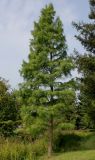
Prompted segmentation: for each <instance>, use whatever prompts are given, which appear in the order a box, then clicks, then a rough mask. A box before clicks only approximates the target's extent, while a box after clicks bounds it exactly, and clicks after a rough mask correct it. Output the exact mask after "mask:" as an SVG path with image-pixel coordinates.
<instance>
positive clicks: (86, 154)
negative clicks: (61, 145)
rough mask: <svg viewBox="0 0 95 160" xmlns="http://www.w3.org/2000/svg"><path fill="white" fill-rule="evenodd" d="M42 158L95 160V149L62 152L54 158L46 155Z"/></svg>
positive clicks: (50, 159)
mask: <svg viewBox="0 0 95 160" xmlns="http://www.w3.org/2000/svg"><path fill="white" fill-rule="evenodd" d="M42 160H95V150H88V151H76V152H67V153H61V154H59V155H56V156H53V157H52V158H46V157H44V158H42Z"/></svg>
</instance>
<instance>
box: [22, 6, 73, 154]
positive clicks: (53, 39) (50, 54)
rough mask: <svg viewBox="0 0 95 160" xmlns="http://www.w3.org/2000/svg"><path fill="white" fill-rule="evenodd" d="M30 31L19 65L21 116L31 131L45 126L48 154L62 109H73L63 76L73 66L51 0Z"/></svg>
mask: <svg viewBox="0 0 95 160" xmlns="http://www.w3.org/2000/svg"><path fill="white" fill-rule="evenodd" d="M31 33H32V39H31V41H30V54H29V56H28V62H25V61H23V64H22V68H21V75H22V76H23V78H24V83H23V84H22V88H21V94H22V98H23V102H24V106H23V107H22V117H23V119H24V121H25V122H26V123H27V122H28V123H27V126H28V125H29V126H31V127H30V128H31V130H32V131H33V133H32V134H34V133H35V132H36V134H38V133H39V132H40V131H41V130H42V131H44V130H46V129H47V130H48V141H49V145H48V155H49V156H50V155H51V153H52V147H53V130H54V128H55V127H56V126H57V125H58V124H59V123H61V122H63V120H64V118H65V116H64V113H65V112H67V111H68V110H69V112H71V113H72V112H73V111H72V107H73V103H74V98H75V93H74V91H73V90H72V89H71V87H70V83H68V85H66V84H67V83H65V82H64V80H65V78H66V77H67V76H68V75H70V71H71V69H73V68H74V66H73V63H72V60H71V58H70V57H69V56H67V45H66V39H65V36H64V30H63V25H62V22H61V20H60V18H59V17H57V18H56V17H55V11H54V8H53V5H52V4H50V5H48V6H46V7H45V8H44V9H42V11H41V16H40V18H39V21H38V22H35V23H34V30H33V31H32V32H31ZM24 113H25V114H24ZM70 117H71V116H70ZM70 117H69V119H70Z"/></svg>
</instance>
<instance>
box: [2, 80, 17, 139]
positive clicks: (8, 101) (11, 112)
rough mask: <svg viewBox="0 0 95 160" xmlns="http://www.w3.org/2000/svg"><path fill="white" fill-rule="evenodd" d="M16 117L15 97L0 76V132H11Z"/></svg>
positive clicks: (7, 133) (9, 133)
mask: <svg viewBox="0 0 95 160" xmlns="http://www.w3.org/2000/svg"><path fill="white" fill-rule="evenodd" d="M18 117H19V114H18V104H17V101H16V97H15V95H14V94H13V92H12V91H11V90H10V87H9V85H8V82H7V81H6V80H4V79H2V78H0V133H1V134H3V135H4V136H9V135H11V134H13V131H14V129H15V127H16V121H17V120H18Z"/></svg>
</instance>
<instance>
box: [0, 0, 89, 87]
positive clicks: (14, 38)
mask: <svg viewBox="0 0 95 160" xmlns="http://www.w3.org/2000/svg"><path fill="white" fill-rule="evenodd" d="M51 2H52V3H53V5H54V7H55V10H56V15H57V16H60V18H61V20H62V22H63V25H64V31H65V35H66V39H67V44H68V52H69V53H73V49H74V48H76V49H77V50H79V51H80V52H82V51H83V48H82V46H81V45H80V43H79V42H78V41H76V40H75V38H74V35H75V33H76V32H75V29H74V28H73V27H72V25H71V23H72V21H77V22H78V21H85V22H87V21H88V13H89V4H88V0H0V77H3V78H5V79H7V80H9V83H10V84H11V86H12V87H13V88H16V87H17V85H18V83H20V82H21V81H22V78H21V77H20V74H19V69H20V67H21V64H22V61H23V59H24V60H25V59H27V56H28V54H29V39H30V37H31V36H30V31H31V30H33V22H34V21H37V20H38V19H39V16H40V11H41V8H43V7H44V6H45V5H46V4H49V3H51Z"/></svg>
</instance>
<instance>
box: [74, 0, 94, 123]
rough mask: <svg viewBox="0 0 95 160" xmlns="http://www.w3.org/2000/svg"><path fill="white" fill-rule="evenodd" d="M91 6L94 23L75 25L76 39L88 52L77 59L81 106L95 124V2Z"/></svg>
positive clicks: (90, 0) (91, 0)
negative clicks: (80, 74)
mask: <svg viewBox="0 0 95 160" xmlns="http://www.w3.org/2000/svg"><path fill="white" fill-rule="evenodd" d="M89 4H90V14H89V18H90V20H91V21H92V22H91V21H90V22H89V23H83V22H82V23H78V24H77V23H74V24H73V25H74V27H75V28H76V29H77V31H78V32H79V35H76V38H77V39H78V40H79V41H80V42H81V44H82V45H83V46H84V48H85V49H86V51H87V53H86V54H84V55H80V54H78V55H77V57H76V64H77V67H78V69H79V71H80V72H81V73H82V78H81V92H80V93H81V95H80V100H81V105H82V107H83V106H85V109H84V111H85V112H86V113H88V114H90V118H92V121H94V123H95V118H94V117H95V0H89ZM87 107H88V108H87ZM81 118H82V117H81ZM90 122H91V120H90ZM94 123H93V124H94ZM88 125H89V123H88Z"/></svg>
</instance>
